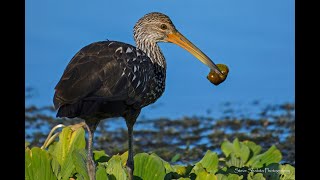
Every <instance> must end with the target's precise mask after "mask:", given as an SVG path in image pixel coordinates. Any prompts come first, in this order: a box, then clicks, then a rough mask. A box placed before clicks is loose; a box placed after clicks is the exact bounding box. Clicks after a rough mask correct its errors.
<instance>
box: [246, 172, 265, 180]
mask: <svg viewBox="0 0 320 180" xmlns="http://www.w3.org/2000/svg"><path fill="white" fill-rule="evenodd" d="M248 180H266V178H265V177H264V176H263V174H262V173H257V174H254V172H250V173H249V174H248Z"/></svg>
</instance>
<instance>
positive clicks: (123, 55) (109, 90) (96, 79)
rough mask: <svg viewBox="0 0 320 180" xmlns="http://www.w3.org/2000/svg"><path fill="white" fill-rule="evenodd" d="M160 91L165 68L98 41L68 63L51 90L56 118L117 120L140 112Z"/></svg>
mask: <svg viewBox="0 0 320 180" xmlns="http://www.w3.org/2000/svg"><path fill="white" fill-rule="evenodd" d="M164 89H165V68H163V67H162V66H160V65H159V64H158V63H154V62H152V61H151V59H150V58H149V57H148V56H146V54H145V53H144V52H143V51H142V50H139V49H137V48H136V47H134V46H132V45H129V44H126V43H122V42H117V41H101V42H96V43H92V44H90V45H88V46H85V47H84V48H82V49H81V50H80V51H79V52H78V53H77V54H76V55H75V56H74V57H73V58H72V59H71V61H70V63H69V64H68V66H67V67H66V69H65V71H64V73H63V75H62V77H61V79H60V81H59V83H58V84H57V86H56V87H55V90H56V91H55V95H54V105H55V108H57V109H59V111H58V113H57V116H58V117H70V118H71V117H90V116H95V117H96V116H97V114H100V115H101V117H100V118H108V117H117V116H123V114H124V113H125V112H126V111H128V110H132V109H134V110H137V111H139V112H140V109H141V108H142V107H144V106H147V105H149V104H151V103H153V102H155V101H156V100H157V99H158V98H159V97H160V96H161V95H162V93H163V91H164ZM100 118H99V119H100Z"/></svg>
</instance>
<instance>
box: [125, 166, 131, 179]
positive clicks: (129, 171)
mask: <svg viewBox="0 0 320 180" xmlns="http://www.w3.org/2000/svg"><path fill="white" fill-rule="evenodd" d="M126 168H127V171H128V177H129V180H133V170H132V168H130V167H129V166H126Z"/></svg>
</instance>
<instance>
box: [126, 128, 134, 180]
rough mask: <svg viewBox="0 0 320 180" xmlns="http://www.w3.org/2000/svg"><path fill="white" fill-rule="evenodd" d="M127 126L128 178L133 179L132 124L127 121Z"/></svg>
mask: <svg viewBox="0 0 320 180" xmlns="http://www.w3.org/2000/svg"><path fill="white" fill-rule="evenodd" d="M127 127H128V149H129V152H128V160H127V169H128V173H129V179H130V180H132V179H133V170H134V162H133V125H132V124H130V123H127Z"/></svg>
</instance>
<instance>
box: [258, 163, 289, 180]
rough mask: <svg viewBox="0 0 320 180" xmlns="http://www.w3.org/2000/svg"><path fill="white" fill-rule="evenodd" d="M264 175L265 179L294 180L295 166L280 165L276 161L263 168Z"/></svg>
mask: <svg viewBox="0 0 320 180" xmlns="http://www.w3.org/2000/svg"><path fill="white" fill-rule="evenodd" d="M264 170H265V172H264V176H265V177H266V178H267V179H279V180H294V179H295V168H294V167H293V166H291V165H290V164H286V165H281V164H277V163H273V164H270V165H269V166H266V167H265V168H264Z"/></svg>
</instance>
